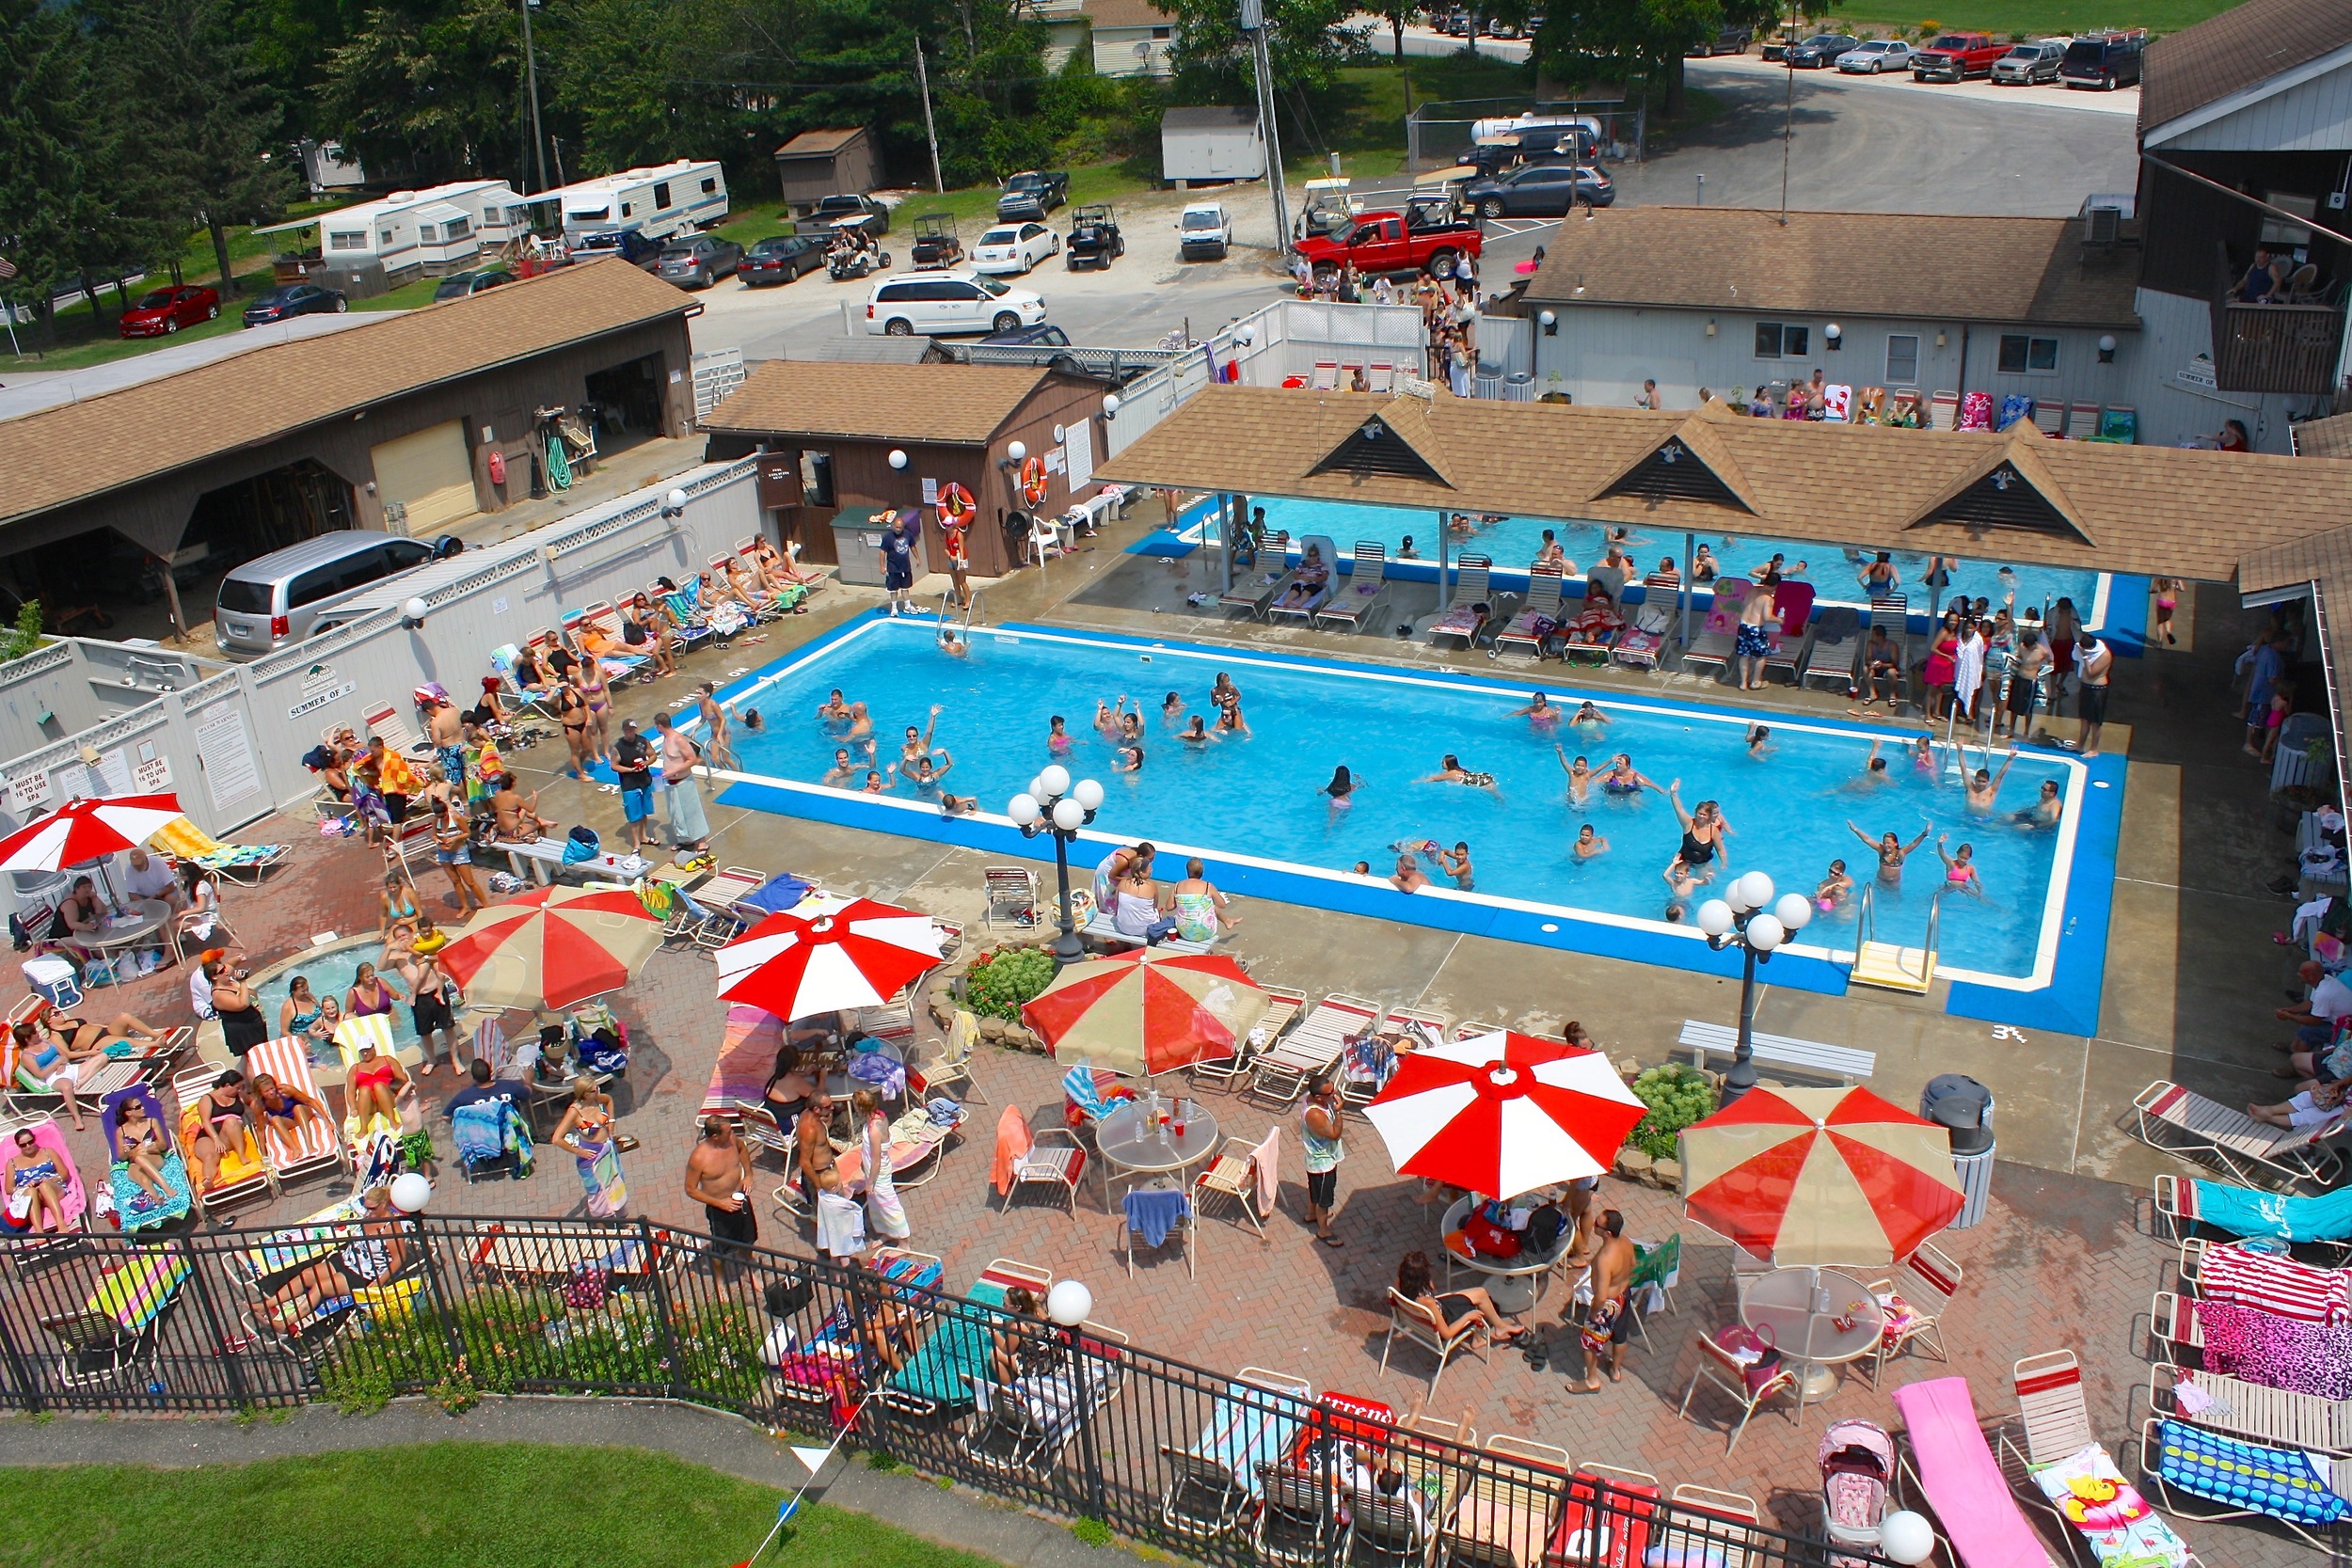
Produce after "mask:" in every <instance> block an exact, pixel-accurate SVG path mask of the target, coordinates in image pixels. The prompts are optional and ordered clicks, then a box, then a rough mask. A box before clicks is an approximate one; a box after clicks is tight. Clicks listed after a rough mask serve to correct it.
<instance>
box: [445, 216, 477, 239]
mask: <svg viewBox="0 0 2352 1568" xmlns="http://www.w3.org/2000/svg"><path fill="white" fill-rule="evenodd" d="M472 231H473V223H472V220H470V219H468V218H452V219H450V220H449V222H448V223H447V224H445V225H443V226H442V229H441V238H443V239H445V240H462V239H464V238H465V237H466V236H467V235H468V234H469V233H471V232H472Z"/></svg>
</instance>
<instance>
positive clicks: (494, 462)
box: [490, 447, 506, 484]
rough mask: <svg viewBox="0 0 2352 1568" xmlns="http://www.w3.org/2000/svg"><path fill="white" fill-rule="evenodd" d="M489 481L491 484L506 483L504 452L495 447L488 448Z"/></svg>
mask: <svg viewBox="0 0 2352 1568" xmlns="http://www.w3.org/2000/svg"><path fill="white" fill-rule="evenodd" d="M490 483H493V484H503V483H506V454H505V453H504V452H502V451H499V450H498V449H497V448H496V447H493V448H491V449H490Z"/></svg>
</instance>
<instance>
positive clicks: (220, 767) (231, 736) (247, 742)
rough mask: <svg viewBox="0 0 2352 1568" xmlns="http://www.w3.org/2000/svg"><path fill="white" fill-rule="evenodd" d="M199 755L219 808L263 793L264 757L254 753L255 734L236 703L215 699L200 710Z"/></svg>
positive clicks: (222, 809)
mask: <svg viewBox="0 0 2352 1568" xmlns="http://www.w3.org/2000/svg"><path fill="white" fill-rule="evenodd" d="M196 755H197V762H198V764H199V766H200V767H201V768H203V769H204V784H205V787H206V788H207V789H209V790H210V791H211V792H212V796H213V810H215V812H222V813H226V812H227V811H229V810H230V808H231V807H232V806H234V805H235V804H236V803H237V802H238V801H240V800H245V799H246V798H247V797H249V796H254V795H259V794H261V793H262V769H261V761H260V759H259V758H258V757H256V756H255V755H254V754H253V737H252V736H251V734H250V733H249V732H247V730H246V727H245V714H244V712H243V710H241V709H240V708H239V707H238V706H237V705H236V704H234V703H215V704H214V705H212V706H210V707H208V708H204V709H202V710H201V711H199V713H198V714H197V716H196Z"/></svg>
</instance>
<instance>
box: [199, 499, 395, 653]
mask: <svg viewBox="0 0 2352 1568" xmlns="http://www.w3.org/2000/svg"><path fill="white" fill-rule="evenodd" d="M432 559H433V546H431V545H429V544H426V543H425V542H424V541H423V540H421V539H404V538H401V537H399V536H398V535H396V534H384V533H376V532H373V531H369V530H365V529H342V530H339V531H336V532H333V533H322V534H319V535H317V536H316V537H314V538H310V539H305V540H303V541H302V542H301V543H300V544H297V545H289V546H286V547H285V548H284V549H282V550H272V551H271V552H270V553H269V554H267V555H264V556H261V557H258V558H257V559H255V560H252V561H248V562H246V563H245V564H244V565H242V566H239V567H237V568H235V569H234V570H233V571H231V572H230V574H229V575H228V576H227V577H225V578H221V579H220V593H219V596H218V598H217V599H216V600H215V608H214V612H213V641H215V642H216V643H218V644H219V645H220V647H221V648H222V649H223V651H225V652H229V653H238V654H265V653H268V652H270V651H271V650H272V649H276V648H282V647H285V646H286V645H287V644H288V643H292V642H299V641H302V640H303V639H304V638H306V637H309V636H310V635H311V633H313V632H315V631H318V630H320V629H322V626H332V625H334V624H335V618H334V611H335V610H336V609H337V608H338V607H339V606H341V605H342V604H343V603H345V602H346V601H348V600H351V599H355V598H357V597H358V596H359V595H360V594H363V593H365V592H366V591H367V590H369V589H371V588H373V587H374V586H375V585H376V584H377V583H379V582H382V581H383V580H384V579H385V578H389V577H392V576H394V575H396V574H398V573H401V572H405V571H406V570H408V569H409V568H410V567H411V566H421V565H422V564H424V562H428V561H430V560H432Z"/></svg>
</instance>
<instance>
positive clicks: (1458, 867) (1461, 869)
mask: <svg viewBox="0 0 2352 1568" xmlns="http://www.w3.org/2000/svg"><path fill="white" fill-rule="evenodd" d="M1438 864H1439V865H1442V866H1444V867H1445V874H1446V875H1447V876H1449V877H1451V878H1453V879H1454V886H1455V887H1457V888H1460V889H1461V890H1462V891H1463V892H1464V893H1469V892H1470V891H1472V887H1473V883H1472V879H1471V871H1470V842H1469V841H1468V840H1467V839H1456V840H1454V847H1453V848H1451V849H1440V850H1438Z"/></svg>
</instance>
